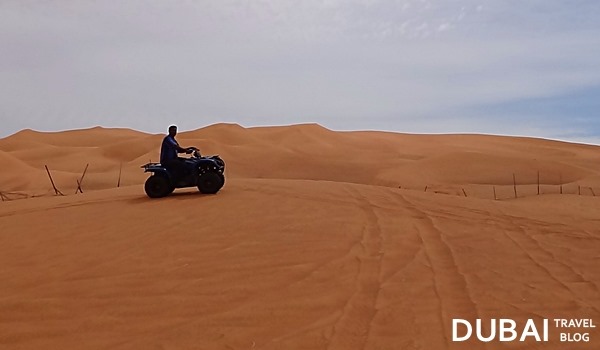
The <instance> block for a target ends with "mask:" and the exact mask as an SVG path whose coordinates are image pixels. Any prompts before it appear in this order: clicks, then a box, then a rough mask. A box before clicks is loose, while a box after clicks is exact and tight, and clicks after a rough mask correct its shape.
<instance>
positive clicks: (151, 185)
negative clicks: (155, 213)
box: [144, 175, 174, 198]
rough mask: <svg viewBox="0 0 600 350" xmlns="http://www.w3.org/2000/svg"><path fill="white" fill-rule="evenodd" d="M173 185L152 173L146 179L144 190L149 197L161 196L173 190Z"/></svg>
mask: <svg viewBox="0 0 600 350" xmlns="http://www.w3.org/2000/svg"><path fill="white" fill-rule="evenodd" d="M173 189H174V188H173V186H171V184H170V183H169V180H168V179H167V178H165V177H163V176H156V175H152V176H150V177H149V178H148V180H146V184H145V185H144V190H145V191H146V194H147V195H148V197H150V198H162V197H165V196H168V195H169V194H171V192H173Z"/></svg>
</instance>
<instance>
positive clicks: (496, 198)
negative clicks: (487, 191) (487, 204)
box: [494, 186, 498, 201]
mask: <svg viewBox="0 0 600 350" xmlns="http://www.w3.org/2000/svg"><path fill="white" fill-rule="evenodd" d="M494 200H495V201H496V200H498V197H496V186H494Z"/></svg>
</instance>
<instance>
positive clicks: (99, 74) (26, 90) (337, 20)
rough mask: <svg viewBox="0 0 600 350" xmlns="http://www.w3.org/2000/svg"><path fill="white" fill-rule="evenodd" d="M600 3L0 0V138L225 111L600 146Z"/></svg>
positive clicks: (189, 122)
mask: <svg viewBox="0 0 600 350" xmlns="http://www.w3.org/2000/svg"><path fill="white" fill-rule="evenodd" d="M599 17H600V2H598V1H558V0H545V1H541V0H529V1H523V0H520V1H516V0H478V1H475V0H443V1H442V0H437V1H435V0H388V1H379V0H363V1H361V0H343V1H342V0H320V1H317V0H304V1H291V0H277V1H275V0H260V1H258V0H257V1H241V0H218V1H217V0H214V1H208V0H205V1H183V0H181V1H158V0H144V1H142V0H131V1H126V2H123V1H113V0H106V1H91V0H80V1H70V0H63V1H29V0H18V1H13V0H3V1H2V2H0V51H1V52H2V55H0V119H1V120H2V126H1V127H0V137H3V136H6V135H9V134H12V133H14V132H16V131H18V130H20V129H24V128H32V129H36V130H65V129H74V128H83V127H90V126H95V125H102V126H106V127H130V128H135V129H138V130H144V131H149V132H164V131H165V128H166V127H167V126H168V125H169V124H171V123H175V124H178V125H179V126H180V129H195V128H199V127H202V126H205V125H208V124H212V123H216V122H235V123H240V124H242V125H244V126H255V125H282V124H292V123H305V122H317V123H320V124H322V125H324V126H326V127H329V128H332V129H336V130H356V129H360V130H364V129H370V130H390V131H400V132H418V133H446V132H452V133H456V132H469V133H491V134H508V135H526V136H536V137H546V138H555V139H563V140H571V141H581V142H590V143H599V144H600V116H599V115H598V111H599V108H598V107H599V102H598V101H599V100H600V24H598V23H600V22H598V20H597V19H598V18H599Z"/></svg>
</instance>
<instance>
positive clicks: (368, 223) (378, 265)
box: [328, 186, 383, 350]
mask: <svg viewBox="0 0 600 350" xmlns="http://www.w3.org/2000/svg"><path fill="white" fill-rule="evenodd" d="M346 190H347V192H349V193H350V195H351V196H352V198H354V199H355V202H356V204H357V205H358V206H359V207H360V208H361V209H362V212H363V213H364V216H365V219H366V220H365V224H364V226H363V228H362V238H361V240H360V243H359V244H360V247H361V249H360V253H358V255H357V256H356V260H357V263H358V273H357V276H356V281H355V283H356V287H355V291H354V294H353V295H352V296H351V297H350V299H349V300H348V301H347V302H346V304H345V305H344V307H343V309H342V314H341V315H340V317H339V318H338V319H337V321H336V322H335V324H334V326H333V330H332V334H331V337H330V339H329V346H328V348H329V349H344V350H351V349H364V348H365V346H366V344H367V340H368V337H369V332H370V329H371V323H372V322H373V319H374V318H375V315H376V314H377V307H376V303H377V299H378V297H379V291H380V289H381V270H382V262H383V251H382V248H383V235H382V231H381V227H380V225H379V218H378V216H377V214H376V212H375V210H374V209H373V205H372V204H371V202H369V200H368V199H367V198H366V197H365V196H364V195H363V194H361V193H360V192H359V190H358V189H355V188H353V187H351V186H347V188H346Z"/></svg>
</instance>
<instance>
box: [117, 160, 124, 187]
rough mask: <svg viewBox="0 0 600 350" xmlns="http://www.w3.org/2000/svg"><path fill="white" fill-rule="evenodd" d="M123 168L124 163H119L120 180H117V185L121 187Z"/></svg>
mask: <svg viewBox="0 0 600 350" xmlns="http://www.w3.org/2000/svg"><path fill="white" fill-rule="evenodd" d="M122 169H123V163H121V164H120V165H119V181H117V187H121V170H122Z"/></svg>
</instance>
